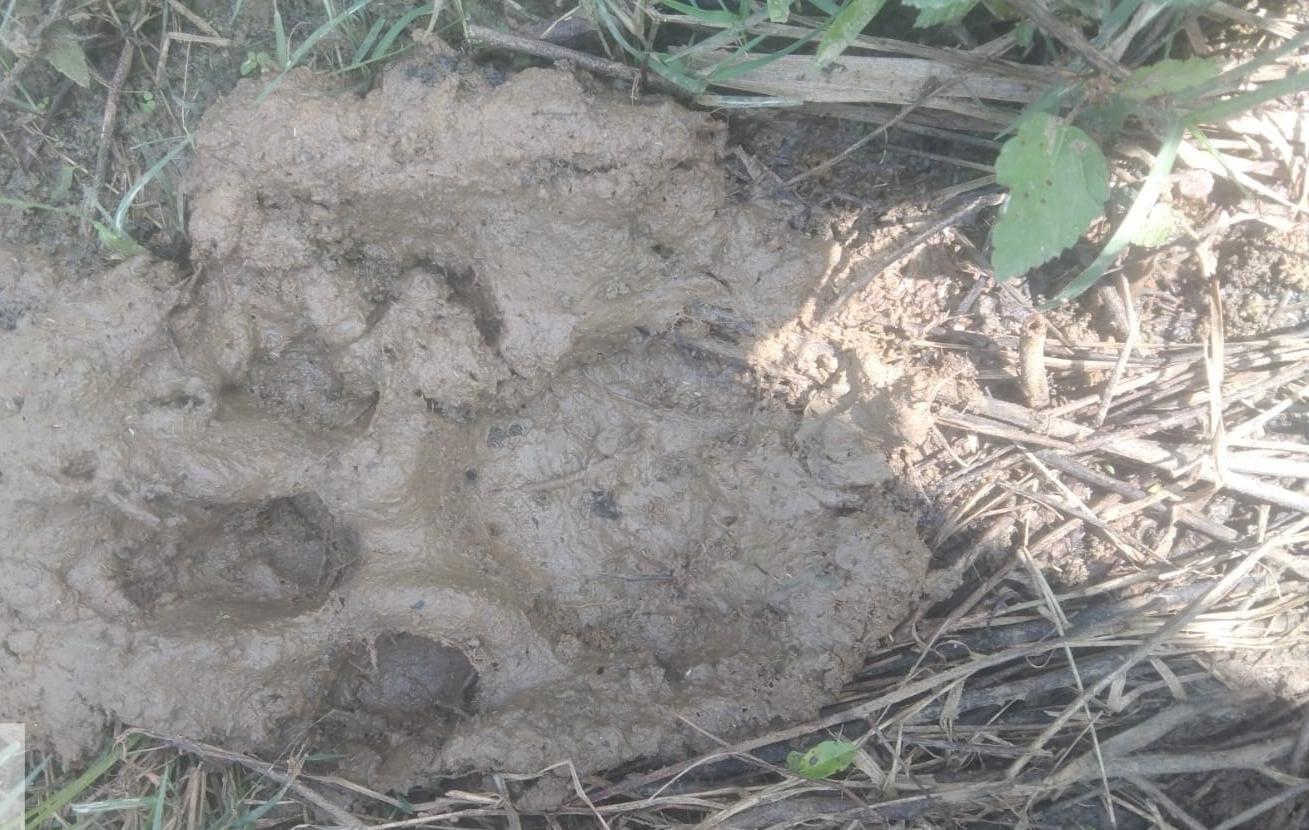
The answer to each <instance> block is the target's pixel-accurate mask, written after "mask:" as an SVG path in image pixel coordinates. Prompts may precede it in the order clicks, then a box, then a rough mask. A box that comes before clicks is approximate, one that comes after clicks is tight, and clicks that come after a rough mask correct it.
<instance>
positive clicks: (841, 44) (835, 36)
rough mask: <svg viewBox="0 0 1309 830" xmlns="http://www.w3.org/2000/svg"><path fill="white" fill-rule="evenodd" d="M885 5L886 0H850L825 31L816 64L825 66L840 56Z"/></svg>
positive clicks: (820, 42) (816, 56)
mask: <svg viewBox="0 0 1309 830" xmlns="http://www.w3.org/2000/svg"><path fill="white" fill-rule="evenodd" d="M885 5H886V0H850V2H848V3H846V4H845V6H844V7H843V8H842V9H841V11H840V12H838V13H837V15H836V17H834V18H832V23H831V25H829V26H828V27H827V30H826V31H825V32H823V39H822V40H820V41H819V42H818V54H816V55H815V56H814V64H815V65H816V66H819V67H823V66H826V65H827V64H829V63H831V62H832V61H834V60H836V59H837V58H839V57H840V56H841V53H842V52H844V51H845V50H846V48H847V47H849V45H850V44H851V43H854V40H855V38H857V37H859V35H860V34H862V33H863V30H864V27H865V26H867V25H868V24H869V23H871V22H872V20H873V18H874V17H876V16H877V13H878V12H880V11H881V10H882V7H883V6H885Z"/></svg>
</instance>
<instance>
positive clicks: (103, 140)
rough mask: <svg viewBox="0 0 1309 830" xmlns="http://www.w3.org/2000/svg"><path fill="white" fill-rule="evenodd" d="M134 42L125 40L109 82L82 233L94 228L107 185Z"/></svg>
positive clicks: (83, 209)
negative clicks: (121, 96) (98, 207)
mask: <svg viewBox="0 0 1309 830" xmlns="http://www.w3.org/2000/svg"><path fill="white" fill-rule="evenodd" d="M133 51H134V49H133V46H132V41H131V39H129V38H124V40H123V48H122V50H121V51H119V53H118V65H117V66H116V67H115V68H114V76H113V78H111V79H110V80H109V94H108V95H107V96H106V97H105V114H104V117H103V118H102V119H101V120H100V144H99V146H98V147H97V148H96V151H95V167H94V168H92V173H91V181H89V182H87V184H86V190H85V191H84V192H85V195H84V196H83V198H82V233H87V232H88V231H90V229H91V219H90V217H91V214H92V213H93V212H94V210H95V207H96V205H97V204H99V202H100V188H101V186H102V185H104V181H105V171H106V169H107V168H108V166H109V145H110V143H111V142H112V141H113V138H114V125H115V124H117V123H118V98H119V96H120V95H122V94H123V84H124V83H126V81H127V73H128V72H130V71H131V69H132V52H133Z"/></svg>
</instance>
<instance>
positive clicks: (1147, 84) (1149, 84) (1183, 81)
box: [1118, 58, 1219, 101]
mask: <svg viewBox="0 0 1309 830" xmlns="http://www.w3.org/2000/svg"><path fill="white" fill-rule="evenodd" d="M1218 71H1219V69H1218V62H1217V61H1215V60H1213V59H1211V58H1187V59H1186V60H1172V59H1169V60H1162V61H1159V62H1158V63H1155V64H1151V65H1150V66H1142V67H1141V68H1139V69H1137V70H1136V71H1134V72H1133V73H1132V74H1131V75H1128V76H1127V79H1126V80H1124V81H1123V85H1122V86H1121V87H1119V88H1118V94H1119V95H1122V96H1123V97H1124V98H1127V99H1129V100H1132V101H1147V100H1149V99H1151V98H1158V97H1159V96H1161V95H1173V94H1175V93H1178V92H1183V91H1185V90H1188V89H1191V88H1192V87H1196V86H1199V85H1200V84H1203V83H1205V82H1206V81H1209V80H1212V79H1214V78H1217V77H1218Z"/></svg>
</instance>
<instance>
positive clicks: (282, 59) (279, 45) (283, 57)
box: [273, 2, 291, 70]
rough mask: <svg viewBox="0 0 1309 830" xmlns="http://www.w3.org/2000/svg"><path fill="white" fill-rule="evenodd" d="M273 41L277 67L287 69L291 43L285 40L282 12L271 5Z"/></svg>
mask: <svg viewBox="0 0 1309 830" xmlns="http://www.w3.org/2000/svg"><path fill="white" fill-rule="evenodd" d="M273 39H274V40H275V41H276V50H275V51H276V52H277V65H278V66H280V67H281V68H282V69H284V70H285V69H286V68H287V64H289V63H290V61H291V42H290V41H289V40H287V38H286V27H285V26H284V25H282V12H281V10H280V9H278V8H277V3H276V2H274V3H273Z"/></svg>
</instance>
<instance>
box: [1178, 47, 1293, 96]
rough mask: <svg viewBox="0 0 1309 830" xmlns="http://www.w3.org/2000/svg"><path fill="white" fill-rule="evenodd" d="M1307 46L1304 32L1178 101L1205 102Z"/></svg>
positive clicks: (1197, 88)
mask: <svg viewBox="0 0 1309 830" xmlns="http://www.w3.org/2000/svg"><path fill="white" fill-rule="evenodd" d="M1307 44H1309V32H1303V33H1301V34H1299V35H1297V36H1296V37H1293V38H1291V39H1290V40H1288V41H1287V42H1286V43H1283V44H1282V45H1281V46H1278V47H1277V48H1276V49H1269V50H1268V51H1267V52H1264V53H1262V54H1260V55H1259V57H1257V58H1253V59H1251V60H1248V61H1246V62H1245V63H1243V64H1241V65H1240V66H1235V67H1232V68H1231V69H1229V70H1227V71H1226V72H1224V73H1223V74H1221V75H1219V76H1218V77H1217V78H1214V79H1213V80H1212V81H1210V82H1209V83H1207V84H1204V85H1203V86H1199V87H1196V88H1195V89H1193V90H1191V91H1190V92H1189V93H1187V94H1186V95H1185V96H1179V98H1178V101H1179V102H1182V101H1188V100H1194V101H1198V100H1203V99H1204V98H1205V97H1206V96H1208V95H1210V94H1212V93H1214V92H1217V91H1218V90H1221V89H1225V88H1227V87H1229V86H1230V85H1231V84H1233V83H1238V82H1240V81H1241V79H1242V78H1248V77H1249V76H1250V75H1251V73H1253V72H1255V71H1256V70H1258V69H1262V68H1263V67H1265V66H1268V65H1270V64H1272V63H1275V62H1277V61H1279V60H1281V59H1282V58H1284V57H1286V56H1287V55H1290V54H1293V53H1295V52H1297V51H1299V50H1300V49H1301V48H1303V47H1304V46H1305V45H1307Z"/></svg>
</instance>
